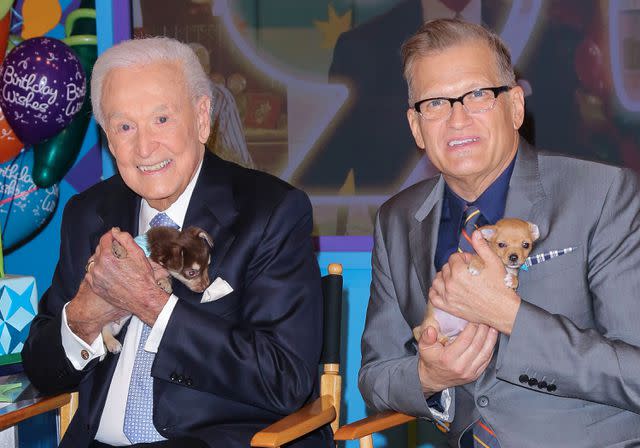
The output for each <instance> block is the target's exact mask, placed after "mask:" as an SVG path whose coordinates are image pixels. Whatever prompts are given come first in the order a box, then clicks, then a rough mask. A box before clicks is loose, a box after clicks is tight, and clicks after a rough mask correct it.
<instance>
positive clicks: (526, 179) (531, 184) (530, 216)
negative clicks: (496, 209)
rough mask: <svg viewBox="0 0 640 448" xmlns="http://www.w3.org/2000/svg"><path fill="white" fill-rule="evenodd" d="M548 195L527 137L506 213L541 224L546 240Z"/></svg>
mask: <svg viewBox="0 0 640 448" xmlns="http://www.w3.org/2000/svg"><path fill="white" fill-rule="evenodd" d="M545 199H546V194H545V192H544V189H543V187H542V182H541V180H540V171H539V169H538V156H537V154H536V152H535V149H533V147H532V146H531V145H529V144H528V143H527V142H526V141H525V140H524V139H522V138H521V139H520V147H519V148H518V155H517V158H516V165H515V167H514V169H513V174H512V175H511V180H510V182H509V192H508V193H507V203H506V207H505V212H504V216H505V217H514V218H520V219H524V220H526V221H529V222H532V223H534V224H536V225H537V226H538V229H539V230H540V238H539V239H538V241H541V240H543V239H544V238H545V237H546V236H547V234H548V233H549V217H550V213H549V212H548V211H547V210H546V208H545V207H546V204H548V201H545ZM507 342H508V336H505V335H504V334H501V335H500V344H499V347H498V356H497V361H496V365H497V366H500V363H501V361H502V357H503V356H504V350H503V348H505V347H506V346H507Z"/></svg>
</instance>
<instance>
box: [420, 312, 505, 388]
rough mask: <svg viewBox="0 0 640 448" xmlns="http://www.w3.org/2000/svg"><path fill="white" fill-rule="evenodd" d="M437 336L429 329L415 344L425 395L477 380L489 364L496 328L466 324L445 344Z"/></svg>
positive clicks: (496, 335) (496, 333)
mask: <svg viewBox="0 0 640 448" xmlns="http://www.w3.org/2000/svg"><path fill="white" fill-rule="evenodd" d="M437 336H438V335H437V332H436V329H435V328H434V327H431V326H429V327H427V328H426V329H425V330H424V331H423V332H422V335H421V336H420V340H419V341H418V354H419V361H418V374H419V377H420V383H421V384H422V390H423V392H424V393H425V394H426V395H432V394H434V393H436V392H440V391H441V390H444V389H446V388H448V387H453V386H459V385H462V384H467V383H470V382H472V381H475V380H476V379H478V377H479V376H480V375H481V374H482V372H484V370H485V369H486V368H487V366H488V365H489V361H491V357H492V356H493V348H494V347H495V345H496V341H497V340H498V332H497V331H496V330H495V329H493V328H490V327H488V326H486V325H482V324H474V323H468V324H467V326H466V327H465V328H464V330H462V332H461V333H460V334H459V335H458V336H457V337H456V338H455V339H454V340H453V342H450V343H447V344H446V345H443V344H441V343H440V342H438V340H437Z"/></svg>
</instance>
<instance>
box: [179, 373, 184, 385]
mask: <svg viewBox="0 0 640 448" xmlns="http://www.w3.org/2000/svg"><path fill="white" fill-rule="evenodd" d="M182 383H184V376H182V375H178V384H182Z"/></svg>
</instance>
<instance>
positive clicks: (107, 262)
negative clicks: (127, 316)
mask: <svg viewBox="0 0 640 448" xmlns="http://www.w3.org/2000/svg"><path fill="white" fill-rule="evenodd" d="M114 240H116V241H117V242H118V243H120V245H122V247H123V248H124V249H125V251H126V253H127V255H126V256H125V257H123V258H117V257H116V256H115V255H114V254H113V249H112V247H113V241H114ZM93 260H94V263H93V265H92V267H91V268H90V269H89V270H88V273H87V281H88V282H89V284H90V285H91V289H92V290H93V292H95V293H96V294H97V295H99V296H100V297H102V298H104V299H105V300H106V301H107V302H109V303H111V304H112V305H113V306H115V307H117V308H121V309H124V310H127V311H129V312H130V313H131V314H134V315H136V316H138V318H140V319H141V320H142V321H144V322H145V323H146V324H148V325H153V324H154V323H155V321H156V318H157V317H158V314H160V311H162V307H164V305H165V304H166V303H167V300H168V298H169V295H168V294H167V293H166V292H164V291H163V290H162V289H160V287H159V286H158V285H157V282H156V276H160V275H163V276H164V275H166V274H165V273H166V271H164V272H163V270H160V269H156V270H155V271H154V269H153V267H152V265H151V263H150V262H149V260H148V259H147V257H146V256H145V255H144V252H143V251H142V249H140V247H139V246H138V245H137V244H136V242H135V241H134V240H133V238H132V237H131V235H129V234H128V233H126V232H121V231H120V230H118V229H111V231H109V232H107V233H105V234H104V235H103V236H102V237H101V238H100V243H99V245H98V247H97V248H96V253H95V255H94V257H93ZM156 267H157V265H156Z"/></svg>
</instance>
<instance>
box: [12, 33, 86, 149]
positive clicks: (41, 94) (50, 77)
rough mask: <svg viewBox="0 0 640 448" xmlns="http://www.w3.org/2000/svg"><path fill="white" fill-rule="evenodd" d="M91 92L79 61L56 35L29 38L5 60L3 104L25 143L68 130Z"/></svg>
mask: <svg viewBox="0 0 640 448" xmlns="http://www.w3.org/2000/svg"><path fill="white" fill-rule="evenodd" d="M86 91H87V89H86V80H85V75H84V70H83V69H82V65H81V64H80V60H79V59H78V57H77V56H76V55H75V53H74V52H73V50H71V49H70V48H69V47H68V46H67V45H65V44H64V43H63V42H61V41H59V40H57V39H52V38H50V37H34V38H33V39H28V40H25V41H24V42H22V43H21V44H20V45H18V46H17V47H15V48H14V49H13V50H12V51H11V53H9V54H8V55H7V57H6V58H5V60H4V62H3V63H2V70H0V107H2V110H3V111H4V113H5V117H6V119H7V121H8V122H9V125H11V129H13V132H14V133H15V134H16V135H17V136H18V138H20V140H22V142H23V143H25V144H31V145H32V144H35V143H39V142H41V141H43V140H46V139H48V138H50V137H53V136H54V135H56V134H57V133H58V132H60V131H61V130H62V129H64V127H65V126H66V125H67V124H69V122H70V121H71V119H72V118H73V117H74V115H75V114H76V113H77V112H78V111H79V110H80V108H81V107H82V102H83V100H84V96H85V94H86Z"/></svg>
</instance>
